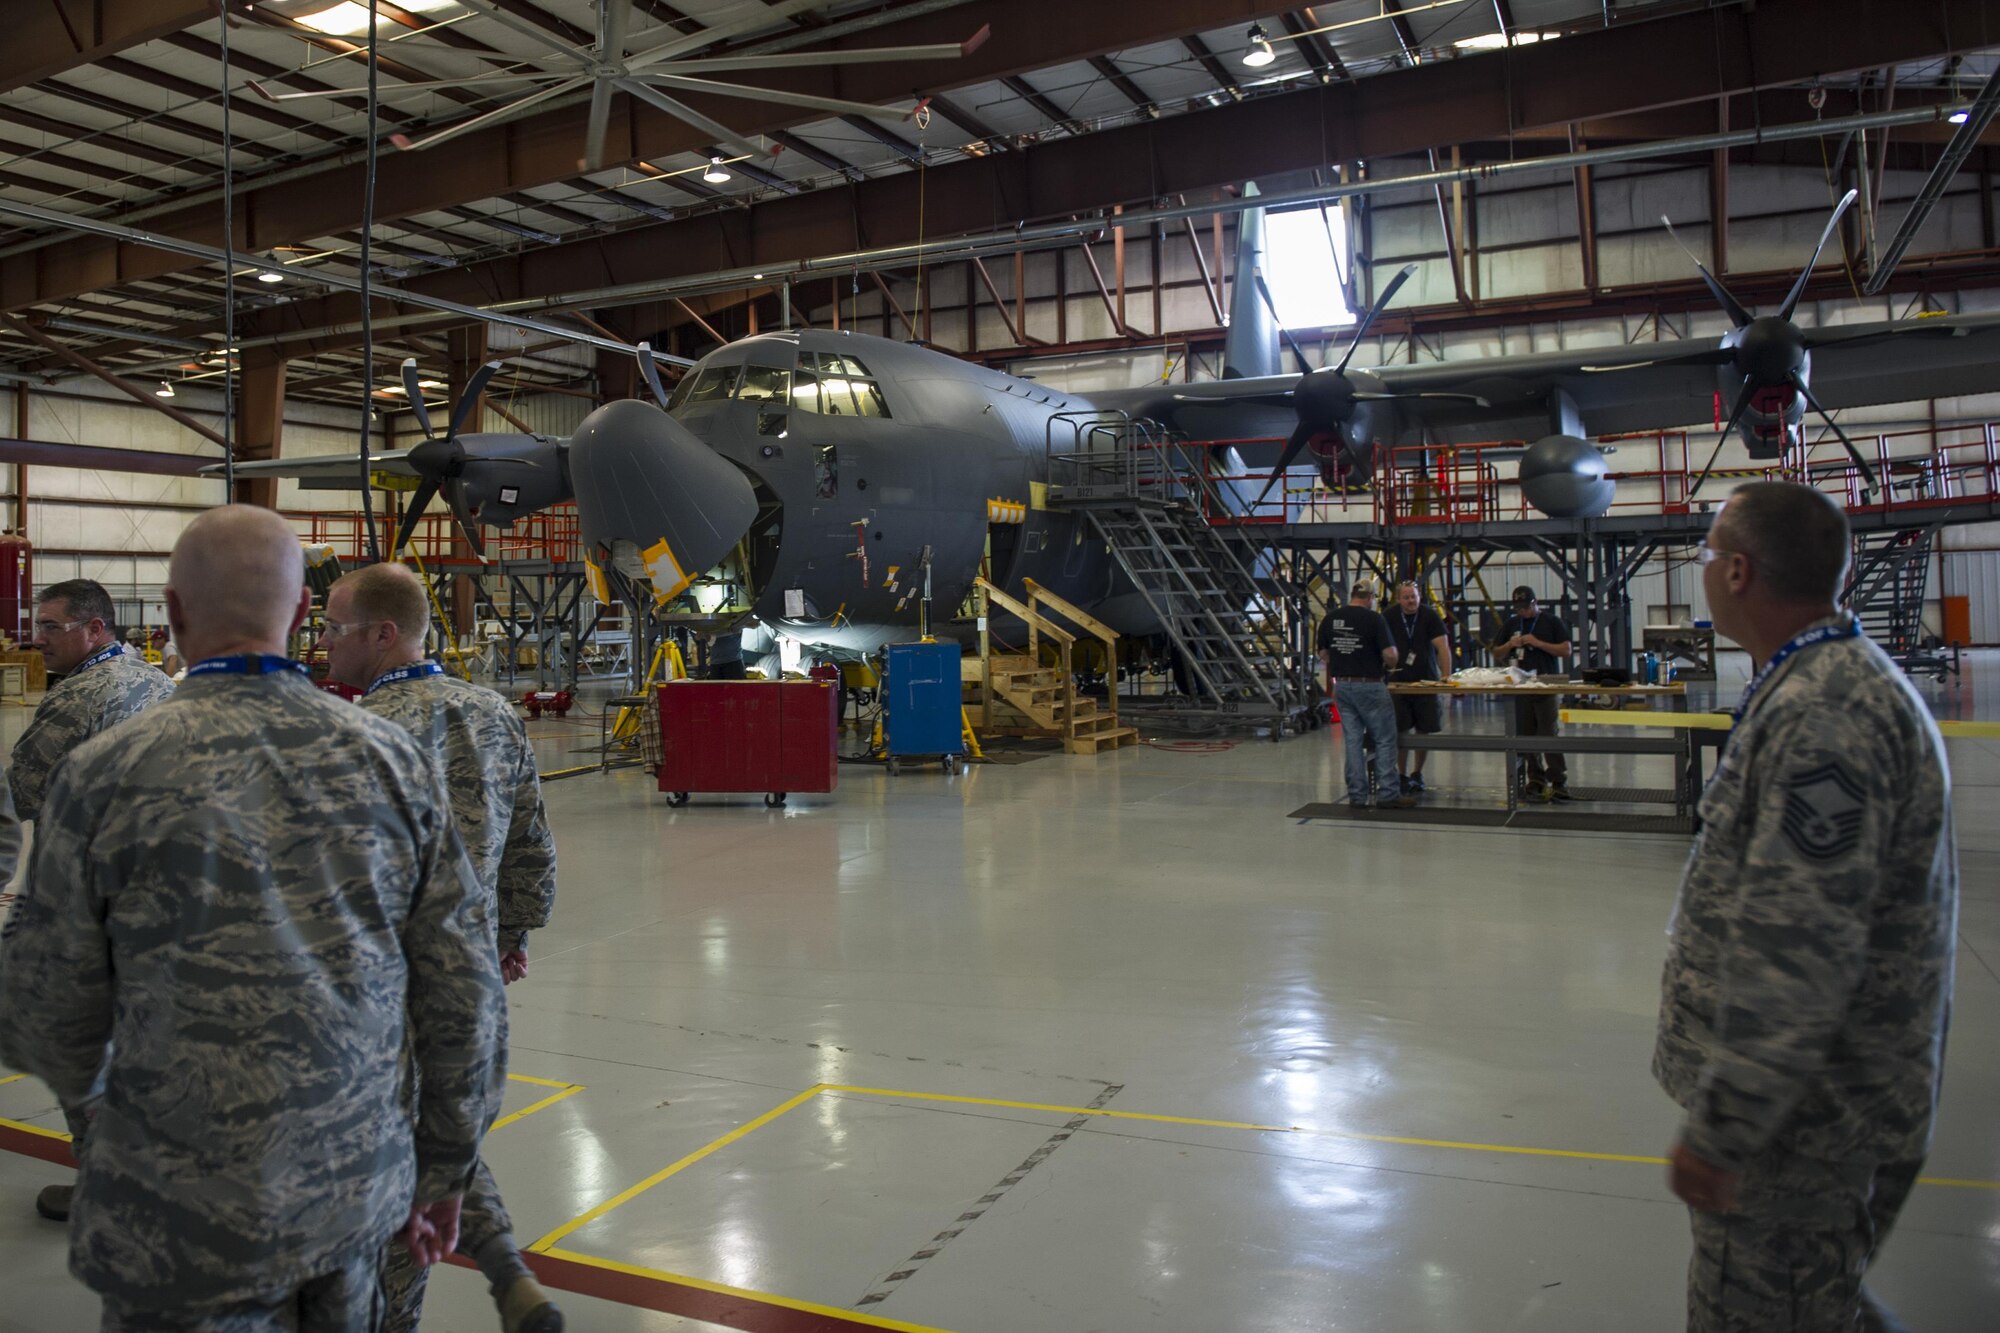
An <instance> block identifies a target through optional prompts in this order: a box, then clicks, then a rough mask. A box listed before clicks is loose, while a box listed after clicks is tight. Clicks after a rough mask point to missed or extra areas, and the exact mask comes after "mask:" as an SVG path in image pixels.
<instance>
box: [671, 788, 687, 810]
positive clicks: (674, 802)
mask: <svg viewBox="0 0 2000 1333" xmlns="http://www.w3.org/2000/svg"><path fill="white" fill-rule="evenodd" d="M687 803H688V794H687V793H686V792H684V791H677V792H675V793H674V794H673V795H671V796H669V797H667V804H668V805H670V806H672V807H674V809H676V810H678V809H680V808H681V807H682V806H684V805H686V804H687Z"/></svg>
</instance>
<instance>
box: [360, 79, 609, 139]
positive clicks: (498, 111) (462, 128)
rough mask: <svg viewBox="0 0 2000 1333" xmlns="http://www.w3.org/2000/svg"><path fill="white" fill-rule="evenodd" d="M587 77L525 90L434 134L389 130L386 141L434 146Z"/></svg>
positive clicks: (507, 116)
mask: <svg viewBox="0 0 2000 1333" xmlns="http://www.w3.org/2000/svg"><path fill="white" fill-rule="evenodd" d="M590 81H591V80H590V78H589V76H588V75H585V76H583V77H581V78H575V79H564V80H563V81H562V82H561V83H554V84H550V85H549V86H548V87H546V88H544V89H542V90H541V91H539V92H533V93H529V94H528V95H527V96H526V97H522V98H517V99H516V100H514V101H512V102H509V103H508V104H507V105H506V106H501V107H495V108H493V110H491V111H488V112H485V113H483V114H481V115H477V116H474V117H472V118H471V119H470V120H461V121H459V122H458V123H457V124H456V125H447V126H445V127H444V128H443V129H441V130H439V131H438V132H437V133H436V134H430V135H426V136H424V137H423V138H421V139H412V138H410V137H409V136H408V135H406V134H392V135H390V136H389V142H390V143H392V144H394V145H396V147H398V148H400V149H402V150H403V151H404V152H409V153H415V152H422V151H423V150H424V149H426V148H435V147H437V145H439V144H441V143H446V142H449V141H450V140H452V139H456V138H457V137H458V136H459V135H461V134H470V133H471V132H472V131H474V130H478V129H484V128H485V127H486V126H488V125H492V124H495V123H497V122H499V121H503V120H512V119H513V118H514V117H516V116H518V115H520V114H522V113H523V112H525V111H527V110H528V108H530V107H534V106H540V105H541V104H542V103H543V102H546V101H548V100H549V99H550V98H551V97H560V96H561V95H562V94H564V93H568V92H575V91H576V90H577V89H578V88H581V87H583V85H584V84H586V83H589V82H590Z"/></svg>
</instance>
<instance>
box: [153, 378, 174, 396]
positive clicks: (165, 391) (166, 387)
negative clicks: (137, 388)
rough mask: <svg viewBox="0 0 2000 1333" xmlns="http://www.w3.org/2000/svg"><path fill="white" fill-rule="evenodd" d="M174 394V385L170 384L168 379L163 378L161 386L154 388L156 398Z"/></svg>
mask: <svg viewBox="0 0 2000 1333" xmlns="http://www.w3.org/2000/svg"><path fill="white" fill-rule="evenodd" d="M173 396H174V386H173V385H172V384H169V383H168V382H167V381H166V380H161V381H160V387H159V388H157V389H155V390H153V397H155V398H171V397H173Z"/></svg>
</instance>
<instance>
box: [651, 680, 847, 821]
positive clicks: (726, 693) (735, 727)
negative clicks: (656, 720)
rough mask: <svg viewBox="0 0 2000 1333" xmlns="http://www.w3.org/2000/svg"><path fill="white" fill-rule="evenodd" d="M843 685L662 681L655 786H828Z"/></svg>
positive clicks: (681, 799) (775, 790)
mask: <svg viewBox="0 0 2000 1333" xmlns="http://www.w3.org/2000/svg"><path fill="white" fill-rule="evenodd" d="M839 698H840V687H839V686H838V685H834V684H829V683H827V682H825V681H818V680H805V681H791V680H784V681H761V680H677V681H673V682H671V683H669V684H666V685H662V686H660V687H659V699H660V790H661V791H663V792H669V793H671V794H672V803H673V804H674V805H686V804H687V802H688V797H689V796H690V795H691V794H692V793H694V792H748V791H760V792H763V793H764V804H765V805H767V806H779V805H783V804H784V803H785V795H786V793H788V792H795V791H798V792H824V791H832V790H833V784H834V779H835V777H836V776H837V774H838V772H839V767H840V754H839V750H838V747H837V745H836V738H837V736H838V734H839V733H838V725H839V715H838V711H837V710H838V707H839V705H838V700H839Z"/></svg>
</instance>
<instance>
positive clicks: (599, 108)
mask: <svg viewBox="0 0 2000 1333" xmlns="http://www.w3.org/2000/svg"><path fill="white" fill-rule="evenodd" d="M827 2H828V0H778V3H775V4H766V3H763V2H762V0H748V2H747V3H744V4H739V5H736V6H734V7H733V8H731V9H728V10H725V11H723V12H722V13H720V14H716V15H713V16H710V17H706V18H704V19H703V23H704V24H705V25H706V26H704V27H703V28H702V29H701V31H699V32H696V33H691V34H684V33H681V32H678V31H676V30H674V29H672V28H667V27H655V28H652V29H649V30H648V31H646V32H644V33H641V34H640V35H639V36H638V37H637V38H636V39H635V38H633V37H632V35H631V33H630V26H631V19H632V4H631V0H598V3H597V34H596V41H595V42H594V43H593V44H592V45H590V46H588V47H575V46H571V45H569V44H568V43H566V42H564V41H562V40H561V39H560V38H558V37H556V36H554V35H553V34H551V33H549V32H547V31H545V30H543V29H542V28H539V27H537V26H536V25H534V24H533V23H529V22H527V21H526V20H524V19H520V18H517V17H515V16H514V15H513V14H511V13H509V12H508V11H507V10H505V9H502V8H500V7H498V6H497V5H495V4H494V3H492V0H458V3H459V5H460V6H461V7H462V8H464V9H468V10H470V11H472V12H473V13H474V14H477V15H478V16H480V17H481V18H487V19H491V20H493V21H494V22H495V23H498V24H501V25H502V26H504V27H506V28H507V29H509V30H510V31H512V32H514V33H516V34H518V35H520V36H521V37H524V38H526V39H528V40H530V41H532V42H534V43H535V44H536V45H537V46H539V47H541V48H542V53H541V54H538V55H536V56H533V57H531V58H527V59H523V60H521V61H519V62H517V63H520V64H531V65H534V66H537V68H534V69H530V70H521V71H519V72H505V71H503V72H496V73H492V74H477V75H473V76H471V77H469V78H462V79H438V80H434V81H430V82H421V81H419V82H408V83H401V82H399V83H397V84H394V85H393V86H392V88H391V89H390V90H391V91H393V92H403V91H406V90H414V89H423V88H468V87H490V86H506V85H520V86H522V87H523V88H524V89H526V90H527V91H524V92H523V94H522V95H521V96H520V97H518V98H516V99H514V100H513V101H511V102H508V103H507V104H506V105H504V106H499V107H495V108H494V109H493V110H491V111H487V112H483V113H481V114H479V115H477V116H472V117H470V118H468V119H466V120H462V121H459V122H457V123H456V124H453V125H447V126H445V127H444V128H443V129H440V130H438V131H436V132H434V133H431V134H426V135H423V136H422V137H420V138H409V137H406V136H403V135H391V136H390V141H391V142H392V143H394V144H395V145H396V146H397V147H398V148H404V149H409V150H421V149H425V148H432V147H435V146H437V145H438V144H441V143H445V142H448V141H449V140H452V139H455V138H457V137H458V136H460V135H462V134H469V133H471V132H472V131H473V130H477V129H482V128H484V127H485V126H488V125H491V124H494V123H496V122H498V121H502V120H508V119H511V118H513V117H515V116H518V115H520V114H521V113H522V112H524V111H527V110H528V109H529V108H531V107H534V106H538V105H540V104H541V103H543V102H547V101H549V100H550V99H552V98H556V97H561V96H563V95H564V94H566V93H572V92H577V91H579V90H581V89H583V88H585V87H588V88H589V89H590V127H589V132H588V134H587V135H586V136H585V141H584V155H583V159H582V161H581V164H580V165H581V166H582V168H583V169H584V170H586V171H596V170H599V169H600V168H602V167H603V166H604V142H605V138H606V136H607V134H608V132H609V130H610V125H611V101H612V98H614V97H615V96H616V95H617V94H619V93H621V92H622V93H625V94H627V95H629V96H631V97H636V98H638V99H639V100H640V101H642V102H645V103H647V104H648V105H650V106H653V107H656V108H658V109H659V110H660V111H663V112H665V113H666V114H667V115H669V116H672V117H674V118H675V119H676V120H679V121H682V122H684V123H685V124H688V125H692V126H694V127H695V128H697V129H699V130H700V131H702V133H704V134H706V135H709V136H711V137H712V138H713V139H714V140H715V141H716V142H717V143H719V144H723V145H726V146H727V147H728V148H729V149H731V150H732V151H734V152H737V153H742V154H746V155H749V154H761V153H765V152H772V153H775V152H776V151H777V150H776V149H767V148H764V147H760V146H759V145H757V144H754V143H752V142H751V141H750V140H748V139H746V138H745V137H743V136H742V135H740V134H738V133H736V131H734V130H732V129H730V128H729V127H728V126H727V125H724V124H722V123H721V122H720V121H717V120H715V119H713V118H711V117H709V116H707V115H704V114H703V113H702V112H700V111H698V110H696V109H695V108H693V107H691V106H689V105H688V104H687V103H685V102H683V101H681V100H680V99H679V98H677V97H674V96H672V95H671V93H669V92H668V91H666V90H668V89H671V90H673V91H675V92H698V93H706V94H708V95H710V96H714V97H738V98H743V99H745V100H747V101H754V102H777V103H781V104H783V105H786V106H800V107H806V108H809V109H811V110H815V111H826V112H830V113H832V114H834V115H851V116H872V117H876V118H878V119H883V120H901V119H903V118H904V116H905V115H906V114H907V113H906V112H904V111H902V110H899V109H897V108H895V107H886V106H876V105H874V104H872V103H868V102H853V101H847V100H845V99H842V98H837V97H816V96H812V95H810V94H807V93H796V92H790V91H787V90H785V89H781V88H760V87H756V86H754V85H750V84H741V83H731V82H727V81H723V80H718V79H713V78H709V77H706V76H707V75H710V74H718V73H733V72H738V71H750V70H765V69H778V70H782V69H818V68H822V67H824V66H827V65H860V64H873V63H876V62H880V61H887V60H955V59H957V58H959V57H960V56H965V55H969V54H971V53H972V51H973V50H975V49H976V48H977V47H978V46H979V45H980V43H982V42H984V41H985V40H986V37H987V33H988V31H989V29H987V28H984V27H982V28H980V29H979V31H978V32H976V33H974V34H973V35H972V36H971V37H970V38H968V39H966V40H965V41H963V42H956V43H953V42H944V43H933V44H929V45H921V46H878V47H856V48H849V49H839V50H826V51H788V52H784V53H780V54H770V55H758V54H756V53H755V52H746V53H744V54H741V55H714V56H698V55H695V54H693V53H694V52H697V51H699V50H701V49H702V48H704V47H708V46H713V45H714V44H715V43H717V42H721V41H727V40H729V39H731V38H734V37H740V36H743V35H744V34H746V33H750V32H754V31H756V30H757V29H759V28H764V27H768V26H769V25H770V24H771V23H772V22H773V21H775V20H778V19H785V18H790V17H792V16H793V15H795V14H801V13H804V12H806V11H808V10H811V9H816V8H820V7H822V6H824V5H825V4H826V3H827ZM251 87H252V89H253V90H255V91H256V92H257V93H258V95H259V96H262V97H264V98H267V99H269V100H271V101H291V100H294V99H297V98H304V97H352V96H354V95H356V94H357V93H362V92H365V91H366V89H362V88H329V89H324V90H315V91H312V92H302V93H274V92H271V91H270V90H268V89H266V88H265V87H263V86H260V85H258V84H256V83H252V84H251Z"/></svg>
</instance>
